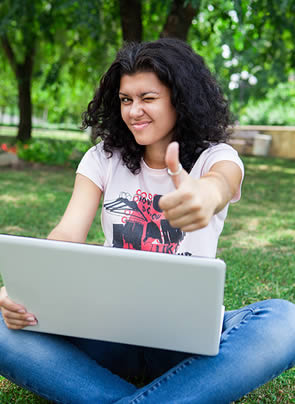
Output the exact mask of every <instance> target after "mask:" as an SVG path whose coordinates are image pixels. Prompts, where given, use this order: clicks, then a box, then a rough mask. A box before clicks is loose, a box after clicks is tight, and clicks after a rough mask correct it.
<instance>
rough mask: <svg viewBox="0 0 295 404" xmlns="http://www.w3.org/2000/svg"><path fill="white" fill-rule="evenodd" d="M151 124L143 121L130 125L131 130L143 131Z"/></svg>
mask: <svg viewBox="0 0 295 404" xmlns="http://www.w3.org/2000/svg"><path fill="white" fill-rule="evenodd" d="M150 123H151V122H148V121H143V122H134V123H132V124H131V126H132V128H134V129H136V130H140V129H144V128H146V127H147V126H148V125H149V124H150Z"/></svg>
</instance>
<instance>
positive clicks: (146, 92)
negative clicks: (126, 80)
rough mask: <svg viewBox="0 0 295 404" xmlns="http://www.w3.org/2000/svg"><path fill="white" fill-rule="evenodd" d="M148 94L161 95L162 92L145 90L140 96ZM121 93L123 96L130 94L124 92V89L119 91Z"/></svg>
mask: <svg viewBox="0 0 295 404" xmlns="http://www.w3.org/2000/svg"><path fill="white" fill-rule="evenodd" d="M147 94H156V95H159V94H160V93H159V92H158V91H152V90H151V91H145V92H144V93H141V94H139V96H140V97H144V96H145V95H147ZM119 95H123V96H129V94H126V93H123V92H122V91H119Z"/></svg>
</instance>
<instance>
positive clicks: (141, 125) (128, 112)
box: [119, 72, 176, 155]
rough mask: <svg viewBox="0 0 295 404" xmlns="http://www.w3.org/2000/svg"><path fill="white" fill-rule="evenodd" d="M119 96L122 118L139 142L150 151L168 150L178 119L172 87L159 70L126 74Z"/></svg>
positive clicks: (147, 151)
mask: <svg viewBox="0 0 295 404" xmlns="http://www.w3.org/2000/svg"><path fill="white" fill-rule="evenodd" d="M119 97H120V101H121V115H122V119H123V121H124V122H125V124H126V125H127V127H128V128H129V130H130V131H131V132H132V134H133V136H134V138H135V140H136V142H137V143H138V144H140V145H142V146H146V153H150V152H153V151H155V152H156V151H157V155H159V154H160V153H162V154H163V153H165V151H166V148H167V146H168V144H169V143H170V142H171V139H172V133H173V128H174V126H175V122H176V111H175V108H174V107H173V105H172V104H171V97H170V89H169V88H168V87H166V86H165V85H164V84H163V83H162V82H161V81H160V80H159V79H158V77H157V76H156V74H155V73H152V72H141V73H135V74H132V75H124V76H122V78H121V82H120V90H119ZM146 153H145V154H146Z"/></svg>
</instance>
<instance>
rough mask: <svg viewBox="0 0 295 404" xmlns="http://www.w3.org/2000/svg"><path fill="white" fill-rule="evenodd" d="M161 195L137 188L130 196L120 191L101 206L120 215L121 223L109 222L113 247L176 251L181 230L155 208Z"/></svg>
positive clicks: (174, 252) (163, 251)
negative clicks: (171, 224) (115, 197)
mask: <svg viewBox="0 0 295 404" xmlns="http://www.w3.org/2000/svg"><path fill="white" fill-rule="evenodd" d="M161 196H162V195H157V194H155V195H152V194H147V193H146V192H142V191H141V190H140V189H138V190H137V191H136V194H135V195H134V196H133V197H132V196H131V195H130V194H127V193H124V192H123V193H121V194H120V195H119V197H118V198H117V199H115V200H114V201H110V202H106V203H105V204H104V208H105V209H106V211H107V212H109V213H110V214H115V215H119V216H121V223H117V224H116V223H115V224H113V247H117V248H129V249H134V250H145V251H154V252H161V253H167V254H176V253H177V250H178V247H179V244H180V242H181V241H182V240H183V239H184V236H185V233H184V232H182V231H181V230H180V229H178V228H174V227H172V226H170V224H169V222H168V220H166V219H165V217H164V214H163V212H162V210H161V209H160V207H159V199H160V197H161Z"/></svg>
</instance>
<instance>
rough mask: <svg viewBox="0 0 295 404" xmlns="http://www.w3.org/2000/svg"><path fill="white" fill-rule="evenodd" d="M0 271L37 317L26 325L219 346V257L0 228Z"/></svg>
mask: <svg viewBox="0 0 295 404" xmlns="http://www.w3.org/2000/svg"><path fill="white" fill-rule="evenodd" d="M0 273H1V274H2V277H3V281H4V284H5V286H6V288H7V292H8V295H9V297H10V298H11V299H12V300H14V301H15V302H17V303H20V304H23V305H24V306H25V307H26V308H27V310H28V311H30V312H32V313H34V314H35V315H36V317H37V319H38V325H36V326H30V327H26V328H25V329H26V330H30V331H39V332H47V333H54V334H61V335H68V336H76V337H84V338H91V339H98V340H105V341H112V342H120V343H127V344H134V345H142V346H148V347H154V348H163V349H170V350H176V351H183V352H191V353H197V354H204V355H216V354H217V353H218V350H219V342H220V332H221V324H222V318H223V306H222V303H223V290H224V279H225V263H224V262H223V261H221V260H219V259H210V258H198V257H192V256H180V255H170V254H161V253H155V252H153V253H150V252H145V251H134V250H126V249H117V248H110V247H103V246H95V245H90V244H78V243H70V242H60V241H52V240H44V239H34V238H28V237H18V236H8V235H0Z"/></svg>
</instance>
